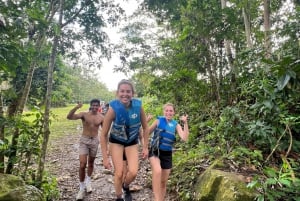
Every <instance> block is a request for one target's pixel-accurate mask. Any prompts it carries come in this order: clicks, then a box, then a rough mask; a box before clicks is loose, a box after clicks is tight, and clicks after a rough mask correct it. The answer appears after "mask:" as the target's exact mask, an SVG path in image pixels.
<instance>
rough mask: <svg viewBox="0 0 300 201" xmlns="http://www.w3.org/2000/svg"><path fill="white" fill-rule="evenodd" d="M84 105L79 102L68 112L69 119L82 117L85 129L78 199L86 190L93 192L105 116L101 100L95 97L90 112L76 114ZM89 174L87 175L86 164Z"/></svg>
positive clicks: (81, 149)
mask: <svg viewBox="0 0 300 201" xmlns="http://www.w3.org/2000/svg"><path fill="white" fill-rule="evenodd" d="M81 107H82V104H81V103H79V104H78V105H77V106H75V107H74V108H73V109H72V110H71V111H70V112H69V114H68V116H67V119H69V120H78V119H81V121H82V126H83V131H82V135H81V137H80V140H79V162H80V167H79V180H80V184H79V188H80V189H79V192H78V194H77V196H76V200H83V197H84V195H85V190H86V192H88V193H90V192H92V187H91V175H92V173H93V169H94V161H95V158H96V155H97V151H98V146H99V136H98V132H99V127H100V125H102V122H103V119H104V116H103V115H102V114H101V113H99V112H98V110H99V107H100V100H98V99H93V100H91V102H90V108H89V111H88V112H80V113H78V114H75V112H76V111H77V110H78V109H79V108H81ZM87 164H88V168H87V176H85V174H86V173H85V172H86V165H87Z"/></svg>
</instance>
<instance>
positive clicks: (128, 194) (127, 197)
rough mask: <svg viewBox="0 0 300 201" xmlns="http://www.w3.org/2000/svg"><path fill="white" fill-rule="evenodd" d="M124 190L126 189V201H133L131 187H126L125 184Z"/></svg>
mask: <svg viewBox="0 0 300 201" xmlns="http://www.w3.org/2000/svg"><path fill="white" fill-rule="evenodd" d="M123 191H124V198H125V201H132V196H131V192H130V190H129V187H127V188H125V186H124V184H123Z"/></svg>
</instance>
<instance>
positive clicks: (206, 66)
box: [0, 0, 300, 201]
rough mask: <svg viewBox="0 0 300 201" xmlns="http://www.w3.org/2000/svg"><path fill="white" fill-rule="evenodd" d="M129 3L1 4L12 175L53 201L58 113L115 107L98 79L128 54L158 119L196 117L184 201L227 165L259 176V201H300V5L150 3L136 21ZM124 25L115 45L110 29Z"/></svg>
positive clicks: (2, 134)
mask: <svg viewBox="0 0 300 201" xmlns="http://www.w3.org/2000/svg"><path fill="white" fill-rule="evenodd" d="M118 2H119V1H109V0H107V1H106V0H94V1H90V0H68V1H65V0H35V1H31V0H18V1H11V0H2V1H0V75H1V77H0V84H1V88H0V90H1V91H0V92H1V93H0V100H1V101H0V119H1V123H0V172H5V173H7V174H15V175H20V176H22V177H23V178H24V179H25V180H26V181H27V182H28V183H31V184H34V185H35V186H37V187H39V188H41V189H42V190H44V191H45V195H47V193H46V191H47V190H48V191H49V189H46V188H43V182H44V181H45V175H46V172H45V170H44V161H45V155H46V151H47V143H48V141H49V137H50V135H51V132H50V128H49V126H50V123H51V121H52V120H53V118H52V117H53V116H51V108H53V107H62V106H65V105H67V104H68V103H72V102H76V101H83V102H87V101H89V100H90V99H91V98H94V97H97V98H100V99H103V100H105V101H108V100H111V99H112V98H114V95H113V92H110V91H109V90H108V89H107V88H106V86H105V85H104V84H103V83H102V82H101V80H100V81H99V80H98V79H97V75H96V74H95V69H96V68H101V59H103V58H108V59H109V58H111V55H112V54H116V53H117V54H119V55H120V65H119V66H116V67H115V70H117V71H122V72H125V73H130V74H132V77H131V80H132V81H133V82H134V83H135V86H136V90H137V95H138V96H139V97H141V98H143V100H145V101H144V105H145V109H146V111H147V112H149V113H152V114H154V115H159V114H161V106H162V104H163V103H165V102H172V103H174V104H175V105H176V106H177V114H178V115H180V114H183V113H187V114H188V115H189V125H190V133H191V134H190V137H189V141H188V143H186V144H182V143H178V144H177V147H176V149H177V150H179V151H177V152H176V154H175V157H174V163H175V164H174V165H175V168H174V171H173V172H172V177H171V185H170V188H171V189H172V190H173V191H175V192H178V196H179V197H180V199H181V200H193V189H191V186H192V184H193V183H194V182H195V180H196V178H197V176H198V175H199V172H201V170H202V167H203V165H210V164H211V163H213V162H215V161H218V163H219V166H220V167H221V168H222V169H226V170H228V171H235V172H246V173H248V174H249V175H251V181H249V184H248V186H249V187H251V188H255V189H256V190H257V192H258V193H259V195H258V197H257V200H260V201H262V200H270V201H272V200H275V201H281V200H285V201H296V200H298V201H299V200H300V193H299V189H300V186H299V185H300V180H299V176H300V168H299V167H300V160H299V158H300V93H299V92H300V85H299V81H300V77H299V76H300V56H299V55H300V48H299V47H300V41H299V38H300V25H299V19H300V3H299V1H297V0H294V1H293V0H273V1H270V0H201V1H200V0H169V1H165V0H161V1H160V0H156V1H155V0H144V1H138V3H139V8H138V9H137V10H136V12H135V13H134V14H133V15H132V16H125V11H124V9H123V8H122V7H120V6H119V5H118ZM128 6H130V5H128ZM125 19H126V21H125V24H124V20H125ZM121 21H123V23H122V30H121V31H122V34H123V35H122V36H123V39H122V43H118V44H114V43H112V41H109V36H108V34H107V33H105V32H104V28H105V27H106V26H115V25H120V22H121ZM28 110H29V111H34V112H35V113H34V114H35V116H34V120H32V121H28V120H27V119H26V118H24V116H26V115H28V113H27V112H26V113H25V111H28ZM33 163H34V164H36V166H34V167H31V164H33ZM16 164H18V165H16ZM32 175H34V177H33V176H32ZM178 175H180V176H178Z"/></svg>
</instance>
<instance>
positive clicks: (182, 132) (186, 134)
mask: <svg viewBox="0 0 300 201" xmlns="http://www.w3.org/2000/svg"><path fill="white" fill-rule="evenodd" d="M180 120H181V121H182V122H183V129H182V127H181V125H180V124H177V126H176V130H177V133H178V134H179V136H180V138H181V139H182V140H183V141H187V139H188V137H189V133H190V131H189V125H188V122H187V120H188V115H183V116H181V117H180Z"/></svg>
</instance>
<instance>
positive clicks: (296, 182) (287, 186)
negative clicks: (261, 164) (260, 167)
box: [248, 160, 300, 201]
mask: <svg viewBox="0 0 300 201" xmlns="http://www.w3.org/2000/svg"><path fill="white" fill-rule="evenodd" d="M296 171H297V172H299V161H298V162H296V161H294V160H290V161H288V160H283V164H282V166H281V168H280V169H279V170H278V169H276V168H272V167H265V168H264V171H263V172H264V177H261V176H260V177H256V178H255V179H254V180H253V181H252V182H251V183H249V184H248V187H249V188H255V189H258V190H259V192H260V194H259V195H258V197H257V201H278V200H286V201H297V200H299V199H300V194H299V187H300V179H299V174H298V175H296V174H295V172H296Z"/></svg>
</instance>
